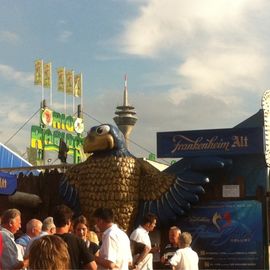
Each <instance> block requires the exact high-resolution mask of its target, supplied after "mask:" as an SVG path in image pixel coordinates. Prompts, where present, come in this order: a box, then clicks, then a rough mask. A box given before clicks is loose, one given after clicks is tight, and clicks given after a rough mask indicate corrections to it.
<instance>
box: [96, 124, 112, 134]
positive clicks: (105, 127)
mask: <svg viewBox="0 0 270 270" xmlns="http://www.w3.org/2000/svg"><path fill="white" fill-rule="evenodd" d="M109 131H110V127H109V126H108V125H103V126H99V127H97V129H96V132H97V134H98V135H104V134H107V133H108V132H109Z"/></svg>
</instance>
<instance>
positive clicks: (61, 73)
mask: <svg viewBox="0 0 270 270" xmlns="http://www.w3.org/2000/svg"><path fill="white" fill-rule="evenodd" d="M57 78H58V80H57V89H58V91H61V92H64V91H65V80H66V78H65V68H64V67H60V68H58V69H57Z"/></svg>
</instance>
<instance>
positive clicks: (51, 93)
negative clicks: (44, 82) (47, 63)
mask: <svg viewBox="0 0 270 270" xmlns="http://www.w3.org/2000/svg"><path fill="white" fill-rule="evenodd" d="M50 79H51V85H50V105H51V108H52V103H53V101H52V96H53V95H52V84H53V80H52V64H51V68H50Z"/></svg>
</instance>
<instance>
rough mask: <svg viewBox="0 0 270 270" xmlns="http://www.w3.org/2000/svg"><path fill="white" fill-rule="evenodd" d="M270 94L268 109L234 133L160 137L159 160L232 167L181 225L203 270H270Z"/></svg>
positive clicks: (215, 177) (215, 176)
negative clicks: (221, 162) (215, 162)
mask: <svg viewBox="0 0 270 270" xmlns="http://www.w3.org/2000/svg"><path fill="white" fill-rule="evenodd" d="M269 99H270V91H266V92H265V94H264V97H263V101H262V105H263V109H261V110H259V111H258V112H257V113H256V114H254V115H253V116H251V117H250V118H248V119H246V120H245V121H243V122H242V123H240V124H239V125H237V126H236V127H234V128H231V129H214V130H194V131H176V132H160V133H158V134H157V155H158V157H160V158H182V160H181V161H180V162H183V163H186V160H189V162H192V160H195V159H198V158H201V160H202V161H203V160H204V161H205V162H207V160H208V159H209V158H211V159H212V158H217V159H219V158H222V159H223V160H227V161H229V163H228V164H230V165H229V166H226V168H224V170H222V171H215V170H214V171H213V170H209V171H208V174H209V175H210V176H211V178H210V179H211V181H210V183H208V184H207V185H206V186H205V194H204V195H203V196H201V197H200V201H199V203H198V204H197V205H195V206H193V207H192V209H191V210H190V212H189V213H188V215H187V216H184V217H183V218H179V219H178V220H177V221H176V222H175V223H176V224H175V225H178V226H179V227H180V228H181V230H182V231H188V232H190V233H191V234H192V236H193V243H192V247H193V249H194V250H196V251H197V252H198V255H199V257H200V269H268V266H269V262H268V260H269V254H268V245H269V235H268V234H269V222H268V221H269V210H268V208H269V165H270V164H269V154H270V153H269V128H270V126H269V121H270V114H269V113H270V110H269V104H270V101H269Z"/></svg>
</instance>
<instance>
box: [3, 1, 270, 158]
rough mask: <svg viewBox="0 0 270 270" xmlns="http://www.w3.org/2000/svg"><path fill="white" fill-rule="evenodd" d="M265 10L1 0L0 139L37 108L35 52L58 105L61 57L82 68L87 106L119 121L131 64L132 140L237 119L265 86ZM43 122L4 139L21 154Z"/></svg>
mask: <svg viewBox="0 0 270 270" xmlns="http://www.w3.org/2000/svg"><path fill="white" fill-rule="evenodd" d="M269 10H270V2H269V1H267V0H257V1H254V0H253V1H252V0H237V1H235V0H203V1H202V0H189V1H184V0H88V1H87V0H76V1H75V0H74V1H70V0H63V1H62V0H57V1H56V0H55V1H52V0H46V1H36V0H12V1H10V0H1V9H0V48H1V50H0V93H1V101H0V105H1V108H2V109H1V111H0V116H1V130H0V141H1V142H2V143H5V142H6V141H8V140H9V139H10V137H11V136H12V135H13V134H14V133H15V132H16V131H17V130H18V129H19V128H20V127H21V126H22V125H23V124H24V123H25V121H26V120H28V119H29V118H30V117H31V115H33V113H35V111H36V110H37V109H38V108H39V103H40V101H41V91H40V89H39V88H38V87H36V86H34V85H33V72H34V61H35V59H39V58H41V59H43V60H44V61H45V62H49V61H50V62H52V66H53V85H54V87H53V91H54V95H53V108H54V109H55V110H57V111H61V110H62V108H63V96H62V95H61V94H59V93H57V91H56V68H57V67H60V66H64V67H66V68H67V69H74V71H75V73H76V72H77V73H79V72H82V73H83V76H84V111H85V112H87V114H89V115H91V116H92V117H94V118H95V119H98V120H99V121H101V122H109V123H113V120H112V117H113V116H114V111H115V107H116V106H117V105H120V104H121V103H122V95H123V87H124V81H123V78H124V74H126V73H127V74H128V90H129V102H130V103H131V104H132V105H134V106H135V108H136V111H137V116H138V118H139V120H138V122H137V124H136V126H135V128H134V130H133V133H132V135H131V139H132V140H133V141H134V142H136V143H137V144H139V145H141V146H142V147H143V148H146V149H148V150H149V151H151V152H153V153H155V152H156V132H158V131H176V130H195V129H211V128H230V127H233V126H234V125H236V124H238V123H239V122H241V121H242V120H244V119H246V118H248V117H249V116H251V115H252V114H254V113H255V112H257V111H258V110H259V109H260V107H261V97H262V95H263V92H264V91H265V90H266V89H268V88H269V83H270V79H269V69H270V68H269V48H270V46H269V45H270V44H269V28H270V27H269ZM46 95H47V96H46V98H48V92H46ZM68 102H69V105H70V107H71V103H72V101H71V100H68ZM37 122H38V119H33V120H32V121H31V122H30V123H29V124H27V125H26V126H25V127H24V128H23V129H22V130H21V131H20V132H19V133H18V135H16V136H14V138H12V140H10V141H9V142H8V146H10V147H12V148H13V149H17V150H18V151H19V152H21V153H24V152H25V148H26V147H27V146H29V144H30V126H31V125H32V124H37ZM85 122H86V128H87V129H88V128H90V127H91V126H93V125H96V124H97V122H96V121H94V120H93V119H91V118H89V117H85ZM130 148H131V151H132V152H133V153H134V154H135V155H136V156H148V151H145V150H143V149H142V148H139V147H137V146H136V145H134V144H131V145H130Z"/></svg>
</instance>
